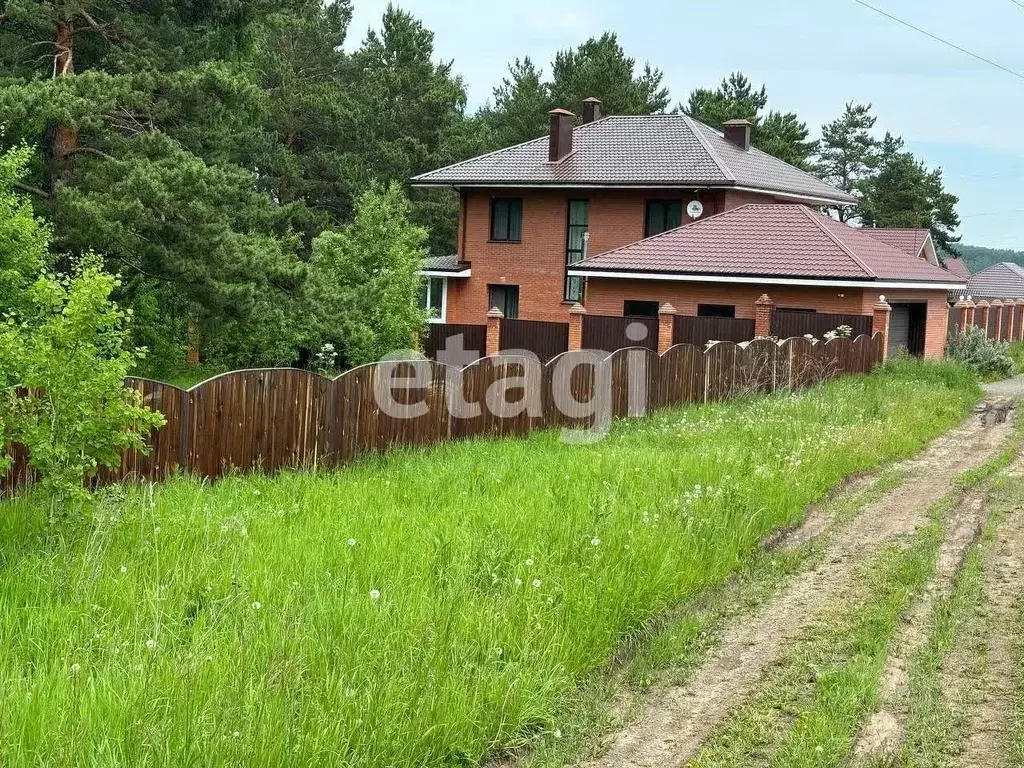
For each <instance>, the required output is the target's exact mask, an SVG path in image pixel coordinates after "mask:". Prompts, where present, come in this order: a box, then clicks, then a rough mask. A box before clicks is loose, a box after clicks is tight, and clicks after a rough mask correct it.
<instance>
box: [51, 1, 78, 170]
mask: <svg viewBox="0 0 1024 768" xmlns="http://www.w3.org/2000/svg"><path fill="white" fill-rule="evenodd" d="M56 32H57V36H56V39H55V41H54V45H55V47H56V54H55V56H54V60H53V77H54V79H56V78H58V77H70V76H72V75H74V74H75V40H74V35H73V34H72V32H71V20H70V19H66V18H60V19H58V20H57V29H56ZM77 148H78V129H77V128H76V127H75V126H73V125H68V124H66V123H57V124H56V125H54V126H53V134H52V144H51V148H50V166H51V170H50V183H51V185H53V184H54V183H56V182H57V181H66V180H67V179H68V176H69V175H70V172H71V158H72V156H73V155H74V152H75V150H76V149H77Z"/></svg>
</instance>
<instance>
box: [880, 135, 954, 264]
mask: <svg viewBox="0 0 1024 768" xmlns="http://www.w3.org/2000/svg"><path fill="white" fill-rule="evenodd" d="M958 202H959V198H957V197H956V195H953V194H952V193H950V192H947V191H946V190H945V188H944V186H943V183H942V171H941V170H938V169H936V170H928V168H927V167H926V166H925V164H924V163H922V162H921V161H920V160H918V159H917V158H916V157H914V155H913V154H912V153H910V152H908V151H906V150H905V149H904V144H903V139H901V138H898V137H895V136H893V135H892V134H890V133H886V135H885V139H884V140H883V141H882V144H881V149H880V152H879V162H878V170H877V172H876V173H875V174H874V175H872V177H871V178H870V179H868V180H867V181H866V182H865V183H864V185H863V197H862V199H861V204H860V215H861V219H862V220H863V222H864V226H867V227H911V228H923V229H930V230H931V232H932V237H933V238H934V239H935V245H936V246H937V247H939V248H941V249H943V250H946V251H949V252H953V253H955V247H954V246H955V244H956V243H958V242H959V241H960V238H959V237H956V236H955V235H954V232H955V230H956V228H957V227H959V226H960V217H959V216H958V215H957V212H956V206H957V203H958Z"/></svg>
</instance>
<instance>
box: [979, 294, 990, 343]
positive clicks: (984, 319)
mask: <svg viewBox="0 0 1024 768" xmlns="http://www.w3.org/2000/svg"><path fill="white" fill-rule="evenodd" d="M989 306H991V305H990V304H989V303H988V302H987V301H985V300H984V299H982V300H981V301H979V302H978V310H977V312H976V313H975V316H976V317H977V318H978V325H980V326H981V327H982V328H984V329H985V335H986V336H988V310H989Z"/></svg>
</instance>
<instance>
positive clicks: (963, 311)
mask: <svg viewBox="0 0 1024 768" xmlns="http://www.w3.org/2000/svg"><path fill="white" fill-rule="evenodd" d="M970 306H971V305H970V304H968V303H967V299H960V301H958V302H957V303H956V304H954V305H953V311H954V312H955V313H956V314H955V315H954V316H953V317H954V320H955V322H956V329H957V330H958V331H960V333H963V332H964V331H966V330H967V310H968V308H969V307H970Z"/></svg>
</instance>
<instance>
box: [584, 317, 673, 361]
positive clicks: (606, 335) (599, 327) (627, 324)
mask: <svg viewBox="0 0 1024 768" xmlns="http://www.w3.org/2000/svg"><path fill="white" fill-rule="evenodd" d="M627 347H646V348H647V349H649V350H651V351H653V352H656V351H657V350H658V319H657V318H656V317H617V316H612V315H584V316H583V348H584V349H594V350H601V351H603V352H605V353H606V354H611V353H612V352H617V351H618V350H620V349H626V348H627Z"/></svg>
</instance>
